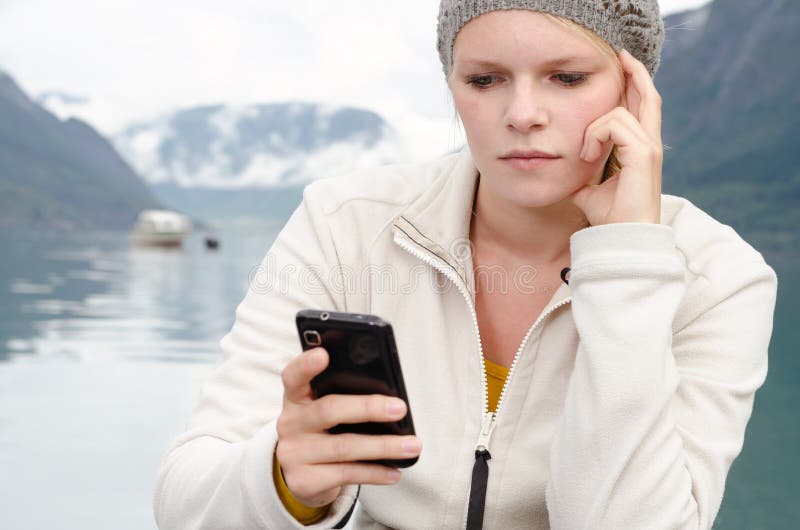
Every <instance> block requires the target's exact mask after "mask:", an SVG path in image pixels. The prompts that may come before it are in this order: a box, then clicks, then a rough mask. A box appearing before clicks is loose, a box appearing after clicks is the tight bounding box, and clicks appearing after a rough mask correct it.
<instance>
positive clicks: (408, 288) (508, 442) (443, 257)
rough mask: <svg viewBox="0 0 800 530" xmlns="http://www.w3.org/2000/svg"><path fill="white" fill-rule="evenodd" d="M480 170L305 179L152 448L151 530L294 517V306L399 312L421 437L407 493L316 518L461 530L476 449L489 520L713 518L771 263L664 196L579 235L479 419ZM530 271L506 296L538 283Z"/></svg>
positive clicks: (751, 382) (758, 379) (766, 303)
mask: <svg viewBox="0 0 800 530" xmlns="http://www.w3.org/2000/svg"><path fill="white" fill-rule="evenodd" d="M477 182H478V175H477V171H476V169H475V167H474V165H473V163H472V158H471V155H470V153H469V151H468V149H467V148H464V149H463V150H462V151H461V152H459V153H456V154H453V155H450V156H447V157H444V158H441V159H438V160H434V161H431V162H427V163H424V164H412V165H404V166H389V167H382V168H378V169H374V170H370V171H363V172H359V173H356V174H352V175H349V176H347V177H340V178H333V179H325V180H320V181H316V182H314V183H313V184H311V185H309V186H308V187H307V188H306V190H305V192H304V197H303V202H302V204H301V205H300V207H299V208H298V209H297V210H296V211H295V212H294V214H293V215H292V217H291V218H290V220H289V221H288V222H287V224H286V226H285V227H284V229H283V230H282V231H281V232H280V234H279V235H278V237H277V239H276V241H275V242H274V244H273V246H272V247H271V249H270V250H269V252H268V253H267V255H266V256H265V258H264V261H263V263H262V265H261V268H260V269H259V271H257V274H255V275H253V278H252V281H251V284H250V289H249V291H248V293H247V295H246V297H245V299H244V300H243V301H242V303H241V304H240V306H239V307H238V309H237V311H236V322H235V324H234V326H233V328H232V329H231V331H230V333H228V334H227V335H226V336H225V337H224V338H223V339H222V341H221V348H222V352H223V360H222V362H221V364H220V365H219V367H218V368H217V369H216V371H215V372H214V374H213V375H212V376H211V378H210V379H209V380H208V381H207V382H206V384H205V385H204V387H203V390H202V396H201V398H200V402H199V404H198V405H197V407H196V409H195V410H194V412H193V414H192V416H191V418H190V419H189V423H188V429H187V430H186V432H185V433H183V434H182V435H181V436H179V437H178V438H177V439H176V440H175V442H174V443H173V445H172V447H171V448H170V449H169V451H168V453H167V455H166V456H165V458H164V461H163V464H162V467H161V470H160V472H159V477H158V482H157V487H156V492H155V499H154V508H155V515H156V518H157V520H158V524H159V527H160V528H161V529H162V530H171V529H201V528H203V529H238V528H242V529H250V528H252V529H257V528H269V529H285V528H303V527H302V526H301V525H300V524H299V523H297V521H295V520H294V519H293V518H292V517H291V515H290V514H289V513H288V512H286V510H285V509H284V507H283V505H282V504H281V501H280V499H279V498H278V496H277V493H276V491H275V487H274V485H273V481H272V454H273V451H274V447H275V443H276V438H277V434H276V430H275V423H276V418H277V417H278V415H279V413H280V407H281V399H282V391H283V389H282V386H281V381H280V372H281V370H282V368H283V367H284V366H285V364H286V363H287V362H288V361H289V359H291V358H292V357H293V356H295V355H297V354H299V353H300V343H299V340H298V337H297V332H296V330H295V327H294V315H295V313H296V312H297V311H298V310H300V309H304V308H314V309H332V310H338V311H354V312H361V313H373V314H377V315H379V316H381V317H383V318H384V319H386V320H388V321H389V322H391V323H392V325H393V327H394V330H395V336H396V339H397V343H398V350H399V352H400V357H401V365H402V369H403V373H404V376H405V382H406V386H407V390H408V393H409V401H410V404H411V409H412V412H413V416H414V422H415V425H416V428H417V434H418V435H419V436H420V438H421V439H422V443H423V451H422V454H421V457H420V459H419V462H418V463H417V464H416V465H415V466H413V467H411V468H409V469H407V470H405V471H404V475H403V479H402V480H401V481H400V482H399V483H397V484H395V485H393V486H363V487H361V488H360V493H359V490H358V488H357V487H356V486H351V487H348V488H345V489H344V490H343V492H342V494H341V495H340V497H339V498H338V499H337V500H336V501H335V503H334V505H333V507H332V509H331V510H330V512H329V515H328V516H327V518H326V519H324V520H323V521H321V522H319V523H317V524H315V525H313V526H311V528H332V527H334V526H335V525H337V523H342V522H343V521H344V520H345V519H346V518H347V516H348V512H349V510H350V509H351V508H352V507H353V503H354V502H355V500H356V496H357V495H358V502H359V509H358V510H357V511H356V515H355V516H354V517H355V520H354V521H353V524H354V527H355V528H358V529H362V528H387V527H388V528H409V529H420V528H423V529H424V528H463V527H464V525H465V523H466V513H467V501H468V497H469V490H470V478H471V472H472V467H473V462H474V454H475V447H476V445H477V444H478V442H479V441H480V442H481V443H485V444H486V445H487V446H488V448H489V451H490V452H491V455H492V459H491V460H489V479H488V490H487V496H486V510H485V514H484V528H487V529H499V528H502V529H503V530H512V529H517V528H519V529H522V528H526V529H529V528H540V529H546V528H553V529H564V530H576V529H592V530H596V529H604V528H609V529H611V528H613V529H626V530H629V529H654V530H655V529H676V528H681V529H698V528H711V526H712V524H713V521H714V518H715V516H716V514H717V512H718V510H719V507H720V503H721V501H722V496H723V491H724V487H725V478H726V476H727V473H728V469H729V468H730V465H731V463H732V461H733V460H734V458H736V456H737V455H738V454H739V452H740V451H741V448H742V442H743V437H744V433H745V426H746V425H747V422H748V419H749V417H750V413H751V411H752V405H753V398H754V394H755V392H756V390H757V389H758V388H759V387H760V386H761V385H762V383H763V382H764V380H765V377H766V373H767V349H768V345H769V341H770V336H771V334H772V318H773V312H774V307H775V297H776V289H777V278H776V275H775V272H774V271H773V269H772V268H770V267H769V266H768V265H767V264H766V263H765V262H764V259H763V257H762V256H761V254H760V253H758V252H757V251H756V250H754V249H753V248H752V247H751V246H750V245H748V244H747V243H746V242H745V241H744V240H742V239H741V238H740V237H739V236H738V235H737V234H736V232H735V231H734V230H733V229H731V228H730V227H729V226H726V225H723V224H720V223H719V222H717V221H715V220H714V219H713V218H711V217H709V216H708V215H707V214H705V213H704V212H702V211H701V210H699V209H698V208H697V207H695V206H694V205H693V204H691V203H690V202H689V201H687V200H686V199H683V198H680V197H675V196H670V195H663V196H662V213H661V224H646V223H619V224H610V225H601V226H596V227H589V228H585V229H583V230H580V231H578V232H576V233H575V234H573V235H572V237H571V238H570V256H571V264H570V266H571V268H572V270H571V273H570V277H569V285H566V284H564V283H560V284H558V283H556V284H552V285H550V286H549V287H543V286H542V285H541V282H539V283H537V284H535V285H536V287H534V288H538V289H539V292H540V294H542V295H543V296H546V297H548V299H549V303H548V304H547V307H546V308H545V309H544V311H543V312H542V314H541V316H540V317H539V318H538V319H537V321H536V322H535V323H531V324H532V326H531V328H530V330H529V332H528V335H527V337H526V338H525V340H524V341H523V343H522V344H521V345H520V348H519V351H518V353H517V357H516V360H515V362H514V365H513V366H512V369H511V373H510V375H509V378H508V382H507V385H506V388H505V391H504V393H503V397H502V400H501V403H500V405H499V407H498V410H497V414H496V415H495V416H494V417H491V416H487V415H486V391H485V384H486V382H485V379H484V372H483V361H482V351H481V348H480V338H479V336H478V328H477V320H476V317H475V312H474V282H475V280H474V277H473V267H472V261H471V256H470V255H469V252H468V251H466V249H467V248H468V245H466V241H467V238H468V234H469V217H470V212H471V206H472V198H473V194H474V191H475V186H476V185H477ZM517 272H519V271H517ZM530 273H531V271H530V270H529V271H528V272H527V274H528V275H529V276H528V278H530ZM524 274H525V273H522V274H519V275H518V277H510V278H507V279H508V281H509V282H510V283H509V288H514V283H513V282H514V281H517V286H519V285H527V286H528V287H531V285H530V284H524V280H525V278H523V277H522V276H524ZM519 282H523V284H520V283H519ZM487 417H488V419H489V420H493V422H492V423H491V429H490V430H491V432H490V433H489V434H488V435H483V436H482V435H481V426H482V425H481V424H482V421H483V420H484V418H487ZM488 425H489V424H488V423H487V426H488Z"/></svg>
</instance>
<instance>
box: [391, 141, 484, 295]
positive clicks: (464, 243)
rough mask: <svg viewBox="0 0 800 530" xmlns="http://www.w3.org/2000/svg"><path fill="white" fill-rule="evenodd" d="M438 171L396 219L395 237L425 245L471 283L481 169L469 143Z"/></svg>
mask: <svg viewBox="0 0 800 530" xmlns="http://www.w3.org/2000/svg"><path fill="white" fill-rule="evenodd" d="M436 171H437V173H438V174H436V175H435V176H434V177H433V180H432V182H431V185H429V186H428V187H427V188H426V190H425V191H424V192H423V193H422V194H421V195H420V196H419V197H417V198H416V199H415V200H414V201H412V202H411V203H410V204H409V205H408V207H407V208H405V209H404V210H403V212H402V213H401V214H400V215H399V216H398V217H397V218H396V219H395V221H394V227H393V229H394V232H395V236H396V237H397V236H399V237H403V236H405V237H408V238H409V239H411V240H412V241H413V242H414V243H416V244H417V245H420V246H422V247H424V248H425V249H426V250H427V251H429V252H431V253H432V254H434V255H435V256H436V257H438V258H439V259H441V260H443V261H444V262H445V263H446V264H447V265H448V266H449V267H452V268H453V269H454V270H455V271H456V272H457V273H458V275H459V276H460V277H461V279H462V280H463V281H464V283H465V284H467V285H470V283H471V281H470V276H471V274H470V271H471V263H472V256H471V253H470V252H469V250H470V244H469V228H470V220H471V217H472V207H473V203H474V198H475V191H476V189H477V185H478V170H477V168H476V167H475V164H474V162H473V161H472V155H471V153H470V151H469V148H468V146H466V145H465V146H464V147H463V148H462V149H461V150H460V151H458V152H457V153H454V154H451V155H448V156H446V157H444V158H443V159H442V160H441V161H440V163H439V164H437V166H436Z"/></svg>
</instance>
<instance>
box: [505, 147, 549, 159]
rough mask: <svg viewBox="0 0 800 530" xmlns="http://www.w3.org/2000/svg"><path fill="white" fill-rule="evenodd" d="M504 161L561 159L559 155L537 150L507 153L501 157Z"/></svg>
mask: <svg viewBox="0 0 800 530" xmlns="http://www.w3.org/2000/svg"><path fill="white" fill-rule="evenodd" d="M500 158H502V159H509V158H561V157H559V156H557V155H554V154H551V153H547V152H545V151H539V150H536V149H533V150H525V151H523V150H514V151H510V152H508V153H506V154H505V155H503V156H501V157H500Z"/></svg>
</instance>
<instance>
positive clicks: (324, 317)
mask: <svg viewBox="0 0 800 530" xmlns="http://www.w3.org/2000/svg"><path fill="white" fill-rule="evenodd" d="M330 317H331V314H330V313H328V312H327V311H323V312H322V313H320V314H319V319H320V320H328V319H329V318H330Z"/></svg>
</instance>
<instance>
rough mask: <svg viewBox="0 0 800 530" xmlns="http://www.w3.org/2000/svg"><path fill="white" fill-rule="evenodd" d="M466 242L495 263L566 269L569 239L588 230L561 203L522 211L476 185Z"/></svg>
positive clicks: (567, 204) (577, 211)
mask: <svg viewBox="0 0 800 530" xmlns="http://www.w3.org/2000/svg"><path fill="white" fill-rule="evenodd" d="M477 188H478V189H477V191H476V193H475V200H474V205H473V212H474V214H473V216H472V219H471V222H470V239H471V240H472V241H473V243H475V244H476V246H478V247H480V248H483V249H487V248H490V249H491V254H493V255H494V256H496V257H497V258H498V259H502V260H509V261H524V262H527V263H538V264H541V265H559V266H564V267H566V266H568V265H569V238H570V236H571V235H572V234H573V233H575V232H577V231H578V230H580V229H582V228H585V227H587V226H589V223H588V221H587V220H586V217H585V216H584V214H583V212H582V211H581V210H580V208H578V207H577V206H575V205H573V204H572V203H571V202H569V199H564V200H562V201H560V202H558V203H555V204H550V205H547V206H541V207H522V206H519V205H514V204H509V203H508V201H505V200H503V199H502V197H498V196H496V195H493V194H492V193H491V190H489V189H488V187H487V186H481V185H480V181H479V182H478V187H477Z"/></svg>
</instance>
